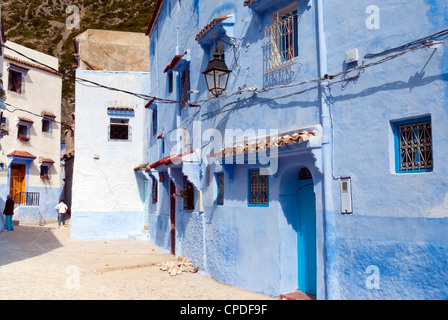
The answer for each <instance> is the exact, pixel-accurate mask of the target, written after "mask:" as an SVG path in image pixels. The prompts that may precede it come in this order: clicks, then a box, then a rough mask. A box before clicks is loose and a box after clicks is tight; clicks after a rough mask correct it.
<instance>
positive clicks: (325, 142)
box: [316, 0, 334, 299]
mask: <svg viewBox="0 0 448 320" xmlns="http://www.w3.org/2000/svg"><path fill="white" fill-rule="evenodd" d="M323 2H324V0H316V5H317V34H318V58H319V62H318V63H319V77H323V76H325V75H326V74H327V72H328V70H327V44H326V37H325V27H324V7H323ZM327 88H328V84H327V83H326V82H325V81H323V82H321V83H320V87H319V91H320V92H319V102H320V108H321V121H322V131H323V132H322V172H323V202H324V203H323V205H322V207H323V208H322V209H323V213H322V226H323V239H322V240H323V243H322V251H321V252H322V254H321V257H322V258H323V271H322V272H321V273H320V274H321V276H322V275H323V279H324V280H323V281H324V283H323V289H322V290H323V292H322V294H323V296H324V299H328V288H327V287H328V277H327V268H328V265H329V264H330V263H329V257H328V256H327V254H326V252H327V241H326V240H327V229H328V228H327V225H328V221H327V219H328V217H327V213H328V212H329V211H330V210H332V209H333V208H334V204H333V190H332V183H333V173H332V145H333V143H332V139H333V137H332V124H331V118H330V102H329V99H328V95H327Z"/></svg>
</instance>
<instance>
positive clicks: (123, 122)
mask: <svg viewBox="0 0 448 320" xmlns="http://www.w3.org/2000/svg"><path fill="white" fill-rule="evenodd" d="M109 137H110V140H129V120H127V119H110V128H109Z"/></svg>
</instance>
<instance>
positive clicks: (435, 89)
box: [144, 0, 448, 299]
mask: <svg viewBox="0 0 448 320" xmlns="http://www.w3.org/2000/svg"><path fill="white" fill-rule="evenodd" d="M447 6H448V5H447V4H445V3H444V2H442V1H429V0H413V1H404V0H403V1H401V0H400V1H394V3H393V4H392V3H387V4H386V3H384V4H383V3H382V4H381V5H373V4H372V3H371V1H364V0H362V1H354V0H352V1H325V0H299V1H288V0H276V1H264V0H246V1H243V0H233V1H214V2H213V3H210V2H207V3H206V4H205V3H200V2H199V1H197V0H196V1H194V0H190V1H180V0H159V1H158V2H157V5H156V8H155V11H154V13H153V17H152V18H151V21H150V23H149V26H148V30H147V35H148V36H149V37H150V63H151V90H150V92H151V95H153V96H154V97H156V98H155V99H154V101H152V103H151V104H150V107H149V109H150V111H148V112H149V113H150V115H149V116H148V118H149V119H150V121H149V122H150V124H149V127H150V138H149V142H150V146H151V148H150V152H149V161H148V163H149V166H148V167H147V168H146V170H144V171H145V173H146V174H148V175H149V176H150V177H151V180H150V186H149V192H150V201H149V203H148V214H147V215H146V216H145V220H146V221H145V224H146V225H147V226H148V229H149V230H148V233H149V236H150V238H151V240H153V241H154V242H155V243H156V244H157V245H159V246H161V247H162V248H164V249H165V250H167V251H171V252H172V253H174V254H176V255H183V256H187V257H188V258H190V259H193V260H194V262H195V263H196V265H198V266H200V268H201V270H203V271H204V272H206V273H207V274H209V275H211V276H212V277H214V278H216V279H217V280H219V281H222V282H225V283H229V284H231V285H234V286H238V287H242V288H245V289H249V290H253V291H258V292H262V293H267V294H270V295H274V296H279V295H281V294H284V293H288V292H291V291H294V290H297V289H298V290H300V291H302V292H305V293H308V294H311V295H316V296H317V299H384V298H389V299H445V298H446V297H447V296H446V292H448V291H447V289H448V281H447V280H446V277H445V275H444V270H445V268H446V264H447V261H448V260H447V259H448V251H447V241H446V237H445V236H444V232H443V230H446V226H447V223H448V220H447V216H448V201H447V200H446V199H447V195H446V190H447V189H446V185H447V184H446V182H445V181H444V177H445V176H446V171H447V169H448V166H446V165H445V163H444V162H443V159H444V158H445V156H444V153H445V150H448V149H447V142H448V141H447V139H446V138H444V137H445V136H446V133H445V131H446V130H447V126H446V125H445V124H446V120H447V118H446V117H447V114H446V110H445V109H446V108H445V100H446V94H447V87H446V79H447V78H446V70H445V69H446V63H445V62H444V61H446V44H445V42H444V41H446V39H447V38H448V37H447V35H448V34H447V32H446V31H445V30H444V26H445V25H446V21H445V20H446V18H445V16H444V12H445V11H446V9H447ZM404 15H406V16H407V17H408V18H407V19H405V20H404V19H402V17H403V16H404ZM215 50H216V52H217V54H218V57H219V59H222V60H224V61H225V62H226V64H227V66H228V68H229V70H230V71H231V73H230V76H229V79H228V82H227V87H226V89H225V91H224V92H223V93H222V94H221V95H219V96H218V97H215V96H213V95H212V94H210V93H209V91H208V87H207V84H206V81H205V77H204V75H203V72H204V70H205V69H206V68H207V65H208V63H209V61H210V60H211V59H212V58H213V53H214V52H215ZM182 188H184V190H182ZM173 194H174V196H173Z"/></svg>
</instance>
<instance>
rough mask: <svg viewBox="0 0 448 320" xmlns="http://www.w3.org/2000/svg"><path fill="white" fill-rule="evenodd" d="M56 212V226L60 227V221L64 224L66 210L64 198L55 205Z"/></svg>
mask: <svg viewBox="0 0 448 320" xmlns="http://www.w3.org/2000/svg"><path fill="white" fill-rule="evenodd" d="M55 209H56V211H57V212H58V226H59V228H60V227H61V223H62V224H63V225H64V226H65V213H66V212H67V209H68V207H67V205H66V204H65V203H64V200H63V199H61V202H59V204H58V205H57V206H56V207H55Z"/></svg>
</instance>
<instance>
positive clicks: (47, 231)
mask: <svg viewBox="0 0 448 320" xmlns="http://www.w3.org/2000/svg"><path fill="white" fill-rule="evenodd" d="M172 258H174V256H172V255H170V254H167V253H165V252H163V251H162V250H161V249H160V248H158V247H157V246H155V245H154V244H153V243H151V242H149V241H136V240H132V239H121V240H97V241H73V240H70V227H69V226H68V227H66V228H61V229H59V228H58V227H57V224H47V225H45V226H24V225H20V226H16V227H15V230H14V231H9V232H6V231H4V232H1V233H0V299H2V300H6V299H25V300H34V299H49V300H58V299H64V300H65V299H66V300H100V299H101V300H106V299H107V300H110V299H114V300H120V299H124V300H131V299H142V300H144V299H148V300H227V299H232V300H278V298H276V297H270V296H267V295H263V294H258V293H254V292H250V291H247V290H242V289H239V288H235V287H232V286H230V285H227V284H222V283H219V282H217V281H215V280H214V279H212V278H210V277H209V276H206V275H204V274H203V273H201V271H199V272H197V273H182V274H180V275H177V276H170V275H169V274H168V273H167V272H164V271H161V270H160V267H159V266H158V264H159V263H162V262H166V261H169V260H170V259H172Z"/></svg>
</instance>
